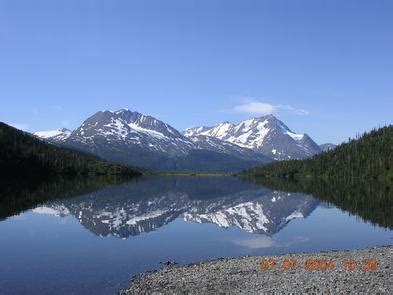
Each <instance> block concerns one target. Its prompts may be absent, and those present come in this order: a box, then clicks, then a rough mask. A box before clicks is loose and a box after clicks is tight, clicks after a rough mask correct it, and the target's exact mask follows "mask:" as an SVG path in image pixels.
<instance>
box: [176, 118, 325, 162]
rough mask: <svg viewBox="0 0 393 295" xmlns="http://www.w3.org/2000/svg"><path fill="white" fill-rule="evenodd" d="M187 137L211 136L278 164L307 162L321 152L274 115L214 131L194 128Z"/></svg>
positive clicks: (305, 137) (220, 126)
mask: <svg viewBox="0 0 393 295" xmlns="http://www.w3.org/2000/svg"><path fill="white" fill-rule="evenodd" d="M183 134H184V135H185V136H186V137H188V138H195V137H198V136H208V137H212V138H216V139H220V140H222V141H226V142H229V143H232V144H236V145H238V146H240V147H243V148H247V149H250V150H253V151H255V152H258V153H260V154H262V155H265V156H267V157H271V158H273V159H275V160H288V159H303V158H308V157H310V156H313V155H315V154H317V153H319V152H320V151H321V149H320V147H319V146H318V145H317V144H316V143H315V142H314V141H313V140H312V139H311V138H310V137H309V136H308V135H307V134H297V133H294V132H293V131H291V130H290V129H289V128H288V127H287V126H286V125H285V124H284V123H283V122H282V121H280V120H278V119H277V118H276V117H274V116H273V115H267V116H263V117H259V118H253V119H249V120H246V121H243V122H240V123H238V124H230V123H229V122H224V123H221V124H218V125H216V126H213V127H194V128H190V129H186V130H185V131H184V132H183Z"/></svg>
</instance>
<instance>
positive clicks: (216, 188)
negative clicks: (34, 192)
mask: <svg viewBox="0 0 393 295" xmlns="http://www.w3.org/2000/svg"><path fill="white" fill-rule="evenodd" d="M201 181H203V185H198V183H199V182H201ZM317 205H318V201H317V200H315V199H314V198H312V197H310V196H307V195H304V194H301V193H286V192H279V191H273V190H270V189H267V188H264V187H260V186H256V185H253V184H251V183H246V182H244V181H241V180H239V179H234V178H224V177H216V178H209V179H206V178H205V179H201V178H186V177H184V178H171V179H168V178H158V177H157V178H150V179H148V180H146V181H143V180H142V181H138V182H132V183H128V184H122V185H117V186H111V187H107V188H104V189H101V190H98V191H96V192H93V193H88V194H84V195H81V196H78V197H74V198H71V199H65V200H60V201H53V202H48V203H46V204H45V205H42V206H39V207H37V208H35V209H34V210H33V212H35V213H42V214H51V215H55V216H59V217H62V216H66V215H70V214H71V215H73V216H74V217H75V218H76V219H78V220H79V222H80V223H81V225H83V226H84V227H85V228H86V229H88V230H89V231H91V232H92V233H94V234H95V235H98V236H105V237H107V236H114V237H119V238H128V237H129V236H135V235H139V234H140V233H143V232H150V231H152V230H155V229H157V228H160V227H162V226H165V225H166V224H168V223H170V222H171V221H173V220H175V219H176V218H178V217H182V218H183V219H184V220H185V221H189V222H195V223H213V224H216V225H218V226H219V227H222V228H228V227H231V226H236V227H238V228H241V229H243V230H245V231H247V232H251V233H258V234H265V235H269V236H270V235H273V234H275V233H277V232H278V231H280V230H281V229H282V228H283V227H284V226H285V225H286V224H287V223H288V222H290V221H291V220H292V219H294V218H305V217H307V216H308V215H309V214H310V213H311V212H312V211H313V210H314V209H315V208H316V207H317Z"/></svg>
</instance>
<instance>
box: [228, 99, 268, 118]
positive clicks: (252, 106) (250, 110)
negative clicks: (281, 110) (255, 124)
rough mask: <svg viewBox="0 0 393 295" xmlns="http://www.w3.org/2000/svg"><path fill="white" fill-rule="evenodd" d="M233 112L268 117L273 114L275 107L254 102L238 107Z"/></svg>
mask: <svg viewBox="0 0 393 295" xmlns="http://www.w3.org/2000/svg"><path fill="white" fill-rule="evenodd" d="M233 110H234V111H235V112H238V113H247V114H255V115H266V114H271V113H273V112H274V111H275V107H274V106H273V105H271V104H269V103H265V102H259V101H252V102H247V103H244V104H240V105H237V106H235V107H234V108H233Z"/></svg>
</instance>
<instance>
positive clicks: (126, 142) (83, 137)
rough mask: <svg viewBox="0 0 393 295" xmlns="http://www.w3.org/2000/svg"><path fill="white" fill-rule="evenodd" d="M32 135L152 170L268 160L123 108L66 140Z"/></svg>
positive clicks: (243, 164) (86, 124)
mask: <svg viewBox="0 0 393 295" xmlns="http://www.w3.org/2000/svg"><path fill="white" fill-rule="evenodd" d="M36 135H37V136H40V137H42V138H44V139H45V140H47V141H50V142H53V143H56V144H60V145H64V146H67V147H71V148H75V149H79V150H82V151H85V152H90V153H93V154H96V155H98V156H100V157H102V158H105V159H108V160H111V161H116V162H123V163H127V164H131V165H137V166H142V167H147V168H152V169H158V170H190V169H191V170H201V171H212V170H211V169H216V170H214V171H229V170H231V171H235V170H241V169H245V168H249V167H252V166H255V165H257V164H260V163H267V162H270V161H272V160H271V159H270V158H268V157H264V156H263V155H260V154H257V153H255V152H254V151H252V150H250V149H246V148H242V147H240V146H238V145H234V144H231V143H228V142H225V141H222V140H219V139H214V138H207V137H203V136H197V137H193V138H188V137H186V136H184V135H183V134H181V133H180V132H179V131H177V130H176V129H175V128H173V127H172V126H170V125H169V124H167V123H164V122H162V121H160V120H158V119H156V118H154V117H151V116H146V115H143V114H141V113H138V112H132V111H130V110H127V109H121V110H118V111H101V112H98V113H96V114H94V115H93V116H91V117H90V118H88V119H87V120H86V121H84V122H83V123H82V125H81V126H79V127H78V128H77V129H76V130H74V131H73V132H72V133H71V132H68V133H67V134H66V136H65V135H64V136H62V137H61V134H60V133H59V132H53V133H50V132H37V133H36ZM51 135H53V136H51ZM196 151H203V152H196ZM199 158H201V161H199ZM207 160H209V161H214V162H215V163H214V164H215V165H211V164H212V163H210V165H209V163H208V161H207ZM228 163H231V164H230V165H229V164H228ZM209 166H211V167H214V166H215V167H214V168H211V167H209ZM209 169H210V170H209Z"/></svg>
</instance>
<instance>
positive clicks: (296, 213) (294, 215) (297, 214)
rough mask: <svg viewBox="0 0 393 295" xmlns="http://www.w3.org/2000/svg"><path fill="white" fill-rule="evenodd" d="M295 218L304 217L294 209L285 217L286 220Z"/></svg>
mask: <svg viewBox="0 0 393 295" xmlns="http://www.w3.org/2000/svg"><path fill="white" fill-rule="evenodd" d="M295 218H304V215H303V213H302V212H300V211H297V210H296V211H294V212H293V213H292V214H291V215H289V216H288V217H287V218H285V220H286V221H289V220H292V219H295Z"/></svg>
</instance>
